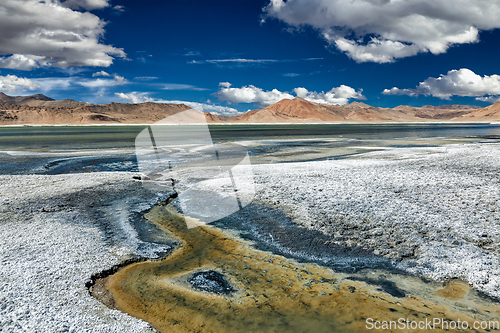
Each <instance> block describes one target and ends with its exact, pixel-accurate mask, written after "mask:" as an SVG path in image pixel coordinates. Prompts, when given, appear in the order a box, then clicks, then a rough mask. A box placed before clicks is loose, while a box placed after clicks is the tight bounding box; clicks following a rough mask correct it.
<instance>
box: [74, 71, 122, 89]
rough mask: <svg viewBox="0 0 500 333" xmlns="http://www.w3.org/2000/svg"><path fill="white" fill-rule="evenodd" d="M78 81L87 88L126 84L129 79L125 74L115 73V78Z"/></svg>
mask: <svg viewBox="0 0 500 333" xmlns="http://www.w3.org/2000/svg"><path fill="white" fill-rule="evenodd" d="M76 83H77V84H79V85H82V86H84V87H87V88H105V87H111V86H117V85H121V84H125V83H127V80H125V78H124V77H123V76H120V75H117V74H114V75H113V79H92V80H90V79H80V80H78V81H76Z"/></svg>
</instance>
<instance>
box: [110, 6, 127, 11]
mask: <svg viewBox="0 0 500 333" xmlns="http://www.w3.org/2000/svg"><path fill="white" fill-rule="evenodd" d="M113 10H114V11H115V12H118V13H123V12H124V11H125V10H126V8H125V6H121V5H116V6H114V7H113Z"/></svg>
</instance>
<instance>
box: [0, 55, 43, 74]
mask: <svg viewBox="0 0 500 333" xmlns="http://www.w3.org/2000/svg"><path fill="white" fill-rule="evenodd" d="M40 64H45V63H44V57H42V56H35V55H24V54H13V55H11V56H10V57H0V68H12V69H20V70H22V71H30V70H32V69H33V68H37V67H39V66H40Z"/></svg>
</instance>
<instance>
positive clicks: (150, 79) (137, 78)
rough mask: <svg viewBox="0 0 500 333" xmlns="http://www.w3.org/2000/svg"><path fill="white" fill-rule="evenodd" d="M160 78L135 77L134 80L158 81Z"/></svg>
mask: <svg viewBox="0 0 500 333" xmlns="http://www.w3.org/2000/svg"><path fill="white" fill-rule="evenodd" d="M157 79H158V77H157V76H136V77H134V80H138V81H153V80H157Z"/></svg>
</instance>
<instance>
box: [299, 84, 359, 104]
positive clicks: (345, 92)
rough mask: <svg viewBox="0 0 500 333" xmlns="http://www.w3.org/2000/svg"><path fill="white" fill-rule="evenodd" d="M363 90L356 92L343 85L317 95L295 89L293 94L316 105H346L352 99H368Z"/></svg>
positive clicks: (305, 90) (313, 92)
mask: <svg viewBox="0 0 500 333" xmlns="http://www.w3.org/2000/svg"><path fill="white" fill-rule="evenodd" d="M362 91H363V90H359V91H356V90H354V89H353V88H351V87H349V86H345V85H341V86H340V87H337V88H332V89H331V90H330V91H328V92H326V93H325V92H320V93H317V92H315V91H308V90H307V89H306V88H295V89H294V90H293V92H294V93H295V94H296V95H297V96H298V97H300V98H303V99H305V100H308V101H310V102H314V103H320V104H329V105H344V104H347V103H349V100H350V99H351V98H354V99H366V98H365V96H363V94H362Z"/></svg>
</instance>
